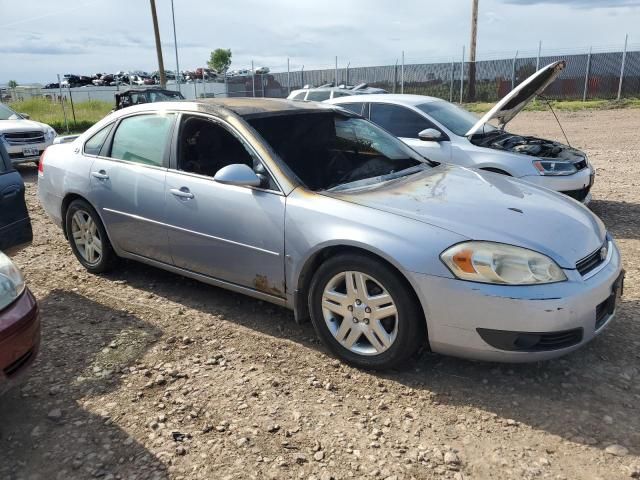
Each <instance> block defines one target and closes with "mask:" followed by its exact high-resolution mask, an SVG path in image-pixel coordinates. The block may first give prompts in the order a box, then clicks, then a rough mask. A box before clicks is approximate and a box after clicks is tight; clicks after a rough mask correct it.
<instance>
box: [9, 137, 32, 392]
mask: <svg viewBox="0 0 640 480" xmlns="http://www.w3.org/2000/svg"><path fill="white" fill-rule="evenodd" d="M31 239H32V231H31V222H30V220H29V214H28V212H27V206H26V203H25V198H24V183H23V182H22V177H21V176H20V174H19V173H18V172H16V171H15V169H14V168H13V166H12V164H11V161H10V160H9V155H8V154H7V151H6V149H5V148H4V145H3V144H1V143H0V394H2V393H3V392H4V391H6V390H7V389H8V388H9V387H10V386H11V385H12V384H14V383H15V381H16V380H17V379H18V377H19V376H20V375H21V374H22V373H23V372H24V371H25V370H26V369H27V367H28V366H29V365H30V364H31V363H33V361H34V360H35V357H36V355H37V352H38V346H39V344H40V320H39V317H38V305H37V302H36V300H35V298H34V297H33V295H32V294H31V292H30V291H29V290H28V289H27V288H26V286H25V283H24V278H23V277H22V274H21V273H20V271H19V270H18V269H17V268H16V266H15V265H14V264H13V263H12V262H11V260H10V259H9V257H7V255H6V254H8V253H15V252H16V251H18V250H19V249H21V248H22V247H24V246H26V245H28V244H29V243H30V242H31ZM3 251H4V253H3Z"/></svg>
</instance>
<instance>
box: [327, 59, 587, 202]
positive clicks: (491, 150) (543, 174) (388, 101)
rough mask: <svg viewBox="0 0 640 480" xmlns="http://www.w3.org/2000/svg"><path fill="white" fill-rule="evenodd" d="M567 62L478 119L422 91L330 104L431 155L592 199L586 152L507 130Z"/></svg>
mask: <svg viewBox="0 0 640 480" xmlns="http://www.w3.org/2000/svg"><path fill="white" fill-rule="evenodd" d="M565 65H566V63H565V62H564V61H557V62H554V63H551V64H550V65H547V66H546V67H544V68H542V69H540V70H538V71H537V72H536V73H534V74H533V75H531V76H530V77H529V78H528V79H526V80H525V81H524V82H522V83H521V84H520V85H518V87H516V88H515V89H513V90H512V91H511V92H510V93H509V94H508V95H506V96H505V97H504V98H503V99H502V100H500V101H499V102H498V103H497V104H496V105H495V106H494V107H493V108H492V109H491V110H489V112H487V113H486V114H485V115H484V116H483V117H482V118H480V119H478V117H476V116H475V115H474V114H472V113H470V112H468V111H467V110H464V109H463V108H461V107H459V106H457V105H454V104H453V103H450V102H447V101H444V100H441V99H439V98H434V97H427V96H422V95H362V96H357V97H343V98H337V99H332V100H329V101H328V103H332V104H336V105H340V106H341V107H344V108H347V109H349V110H351V111H353V112H356V113H358V114H361V115H363V116H365V117H367V118H369V119H370V120H371V121H372V122H374V123H377V124H378V125H380V126H382V127H383V128H385V129H386V130H388V131H389V132H391V133H392V134H394V135H395V136H397V137H399V138H400V139H401V140H402V141H404V142H405V143H406V144H407V145H409V146H410V147H412V148H413V149H414V150H417V151H418V152H419V153H421V154H422V155H424V156H426V157H427V158H429V159H431V160H435V161H437V162H447V163H454V164H457V165H462V166H465V167H473V168H480V169H483V170H488V171H492V172H496V173H501V174H506V175H510V176H512V177H517V178H520V179H522V180H526V181H528V182H531V183H535V184H536V185H540V186H543V187H547V188H550V189H552V190H556V191H558V192H561V193H564V194H566V195H568V196H570V197H572V198H574V199H576V200H578V201H581V202H584V203H588V202H589V200H590V199H591V195H590V193H589V190H590V189H591V186H592V185H593V179H594V174H595V172H594V169H593V167H592V166H591V164H590V163H589V160H588V159H587V155H586V154H585V153H584V152H581V151H580V150H577V149H575V148H573V147H571V146H569V145H565V144H562V143H559V142H556V141H553V140H546V139H542V138H536V137H532V136H524V135H517V134H513V133H509V132H507V131H505V129H504V128H505V126H506V125H507V123H509V121H511V120H512V119H513V118H514V117H515V116H516V115H517V114H518V113H519V112H520V111H521V110H522V109H523V108H524V107H525V106H526V105H527V104H528V103H529V102H530V101H531V100H532V99H533V98H534V97H535V96H537V95H540V94H542V92H543V91H544V90H545V88H546V87H547V86H548V85H549V84H550V83H551V82H553V80H555V78H556V77H557V76H558V75H559V74H560V72H561V71H562V70H563V69H564V67H565ZM489 122H494V123H497V126H494V125H491V124H490V123H489ZM567 143H568V142H567Z"/></svg>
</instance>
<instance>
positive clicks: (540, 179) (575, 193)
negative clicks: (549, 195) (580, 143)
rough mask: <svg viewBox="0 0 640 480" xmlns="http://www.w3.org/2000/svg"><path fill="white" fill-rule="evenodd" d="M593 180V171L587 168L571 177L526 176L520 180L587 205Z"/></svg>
mask: <svg viewBox="0 0 640 480" xmlns="http://www.w3.org/2000/svg"><path fill="white" fill-rule="evenodd" d="M594 178H595V171H594V170H593V168H592V167H590V166H588V167H587V168H583V169H582V170H580V171H579V172H576V173H574V174H573V175H558V176H552V175H527V176H525V177H521V178H520V179H521V180H524V181H525V182H529V183H533V184H535V185H538V186H540V187H545V188H548V189H550V190H555V191H556V192H560V193H564V194H565V195H568V196H570V197H571V198H574V199H575V200H578V201H579V202H583V203H585V204H587V203H589V201H590V200H591V195H590V193H589V191H590V190H591V187H592V185H593V180H594Z"/></svg>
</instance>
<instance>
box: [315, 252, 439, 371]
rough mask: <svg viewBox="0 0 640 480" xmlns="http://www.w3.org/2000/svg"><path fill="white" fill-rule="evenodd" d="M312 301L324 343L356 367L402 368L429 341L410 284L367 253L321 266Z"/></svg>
mask: <svg viewBox="0 0 640 480" xmlns="http://www.w3.org/2000/svg"><path fill="white" fill-rule="evenodd" d="M308 301H309V312H310V313H311V321H312V323H313V326H314V329H315V331H316V333H317V335H318V337H319V338H320V340H322V342H323V343H324V344H325V345H326V346H327V347H328V348H329V350H331V352H333V353H334V354H335V355H336V356H338V357H339V358H341V359H342V360H344V361H345V362H347V363H349V364H351V365H354V366H356V367H361V368H367V369H376V370H384V369H389V368H393V367H397V366H398V365H400V364H402V363H403V362H405V361H406V360H407V359H408V358H410V357H411V356H413V355H414V354H415V353H416V352H417V351H418V350H419V348H420V347H421V346H422V345H423V344H424V343H425V341H426V338H427V337H426V323H425V319H424V315H423V313H422V310H421V308H420V306H419V304H418V301H417V299H416V298H415V296H414V295H413V292H412V289H411V287H410V285H408V284H407V282H406V280H405V279H404V278H403V277H402V276H401V275H400V274H398V272H396V271H395V270H394V269H393V268H391V267H390V266H388V265H387V264H385V263H383V262H382V261H379V260H376V259H373V258H371V257H368V256H366V255H360V254H342V255H337V256H335V257H332V258H330V259H329V260H327V261H326V262H324V263H323V264H322V265H320V267H319V268H318V270H317V271H316V273H315V275H314V277H313V279H312V281H311V287H310V289H309V298H308Z"/></svg>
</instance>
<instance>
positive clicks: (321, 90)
mask: <svg viewBox="0 0 640 480" xmlns="http://www.w3.org/2000/svg"><path fill="white" fill-rule="evenodd" d="M381 93H388V92H387V91H386V90H384V89H383V88H376V87H370V86H369V85H367V84H366V83H361V84H359V85H355V86H348V85H338V86H337V87H335V86H334V85H333V84H332V83H328V84H326V85H321V86H319V87H310V86H308V85H305V86H304V87H303V88H301V89H299V90H293V91H292V92H291V93H290V94H289V96H288V97H287V99H289V100H307V101H313V102H322V101H325V100H330V99H332V98H340V97H351V96H353V95H378V94H381Z"/></svg>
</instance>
